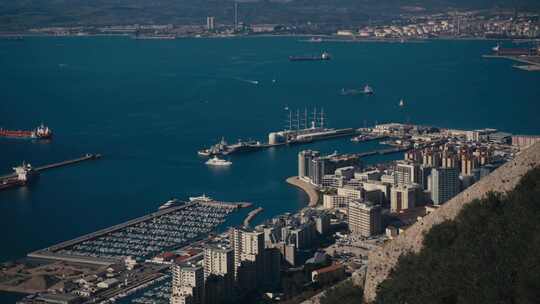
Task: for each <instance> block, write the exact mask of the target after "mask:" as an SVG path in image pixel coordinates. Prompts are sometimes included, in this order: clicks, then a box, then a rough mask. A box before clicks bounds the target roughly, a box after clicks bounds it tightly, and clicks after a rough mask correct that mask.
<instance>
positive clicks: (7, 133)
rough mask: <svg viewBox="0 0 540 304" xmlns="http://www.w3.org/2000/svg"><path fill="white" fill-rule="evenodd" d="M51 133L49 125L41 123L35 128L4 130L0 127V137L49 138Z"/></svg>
mask: <svg viewBox="0 0 540 304" xmlns="http://www.w3.org/2000/svg"><path fill="white" fill-rule="evenodd" d="M52 135H53V133H52V130H51V129H49V127H47V126H45V125H43V124H41V125H40V126H39V127H37V128H36V129H35V130H31V131H27V130H6V129H2V128H0V137H9V138H34V139H50V138H51V137H52Z"/></svg>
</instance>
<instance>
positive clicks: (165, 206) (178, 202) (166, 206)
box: [158, 198, 181, 210]
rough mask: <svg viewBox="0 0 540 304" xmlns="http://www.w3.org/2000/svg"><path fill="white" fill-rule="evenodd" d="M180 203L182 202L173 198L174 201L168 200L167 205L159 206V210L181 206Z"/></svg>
mask: <svg viewBox="0 0 540 304" xmlns="http://www.w3.org/2000/svg"><path fill="white" fill-rule="evenodd" d="M180 203H181V202H180V201H179V200H178V199H176V198H173V199H170V200H168V201H167V202H166V203H165V204H163V205H161V206H159V208H158V210H163V209H167V208H171V207H174V206H177V205H179V204H180Z"/></svg>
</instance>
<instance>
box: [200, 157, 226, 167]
mask: <svg viewBox="0 0 540 304" xmlns="http://www.w3.org/2000/svg"><path fill="white" fill-rule="evenodd" d="M206 164H207V165H209V166H230V165H232V162H230V161H228V160H224V159H221V158H219V157H217V156H214V157H213V158H211V159H209V160H207V161H206Z"/></svg>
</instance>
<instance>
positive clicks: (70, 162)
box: [34, 154, 101, 172]
mask: <svg viewBox="0 0 540 304" xmlns="http://www.w3.org/2000/svg"><path fill="white" fill-rule="evenodd" d="M100 158H101V154H86V155H84V156H83V157H79V158H75V159H69V160H65V161H61V162H58V163H53V164H49V165H45V166H41V167H36V168H35V169H34V170H36V171H38V172H41V171H45V170H49V169H54V168H60V167H64V166H68V165H73V164H76V163H80V162H83V161H87V160H95V159H100Z"/></svg>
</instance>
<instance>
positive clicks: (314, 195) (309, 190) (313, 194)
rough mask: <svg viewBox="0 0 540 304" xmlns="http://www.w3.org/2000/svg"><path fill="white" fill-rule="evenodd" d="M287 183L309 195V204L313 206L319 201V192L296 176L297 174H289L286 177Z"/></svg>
mask: <svg viewBox="0 0 540 304" xmlns="http://www.w3.org/2000/svg"><path fill="white" fill-rule="evenodd" d="M287 183H289V184H291V185H293V186H295V187H298V188H300V189H302V190H304V192H305V193H306V194H307V195H308V196H309V206H310V207H314V206H316V205H317V203H318V202H319V193H318V192H317V190H315V187H314V186H312V185H310V184H309V183H306V182H304V181H302V180H300V179H299V178H298V176H291V177H289V178H287Z"/></svg>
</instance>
